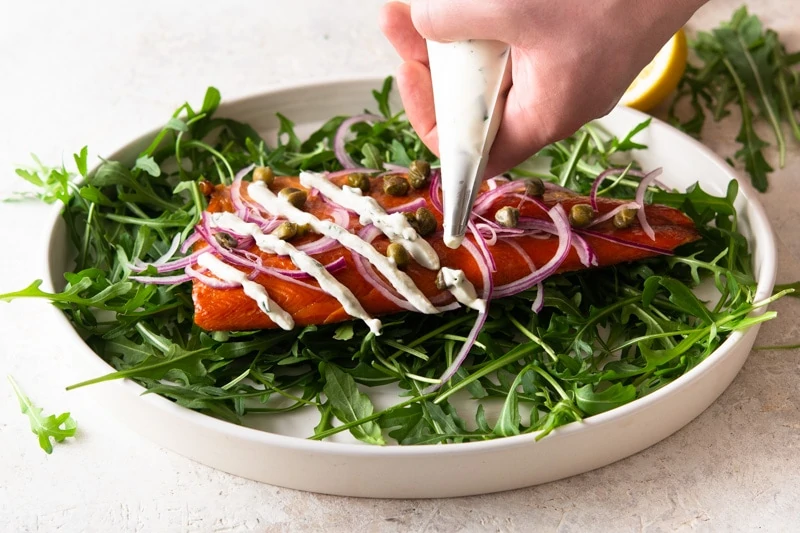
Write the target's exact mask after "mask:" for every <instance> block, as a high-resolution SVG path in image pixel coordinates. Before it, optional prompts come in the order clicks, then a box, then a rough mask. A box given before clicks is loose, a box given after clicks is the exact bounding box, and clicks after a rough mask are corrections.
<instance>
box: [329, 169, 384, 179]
mask: <svg viewBox="0 0 800 533" xmlns="http://www.w3.org/2000/svg"><path fill="white" fill-rule="evenodd" d="M354 172H358V173H361V174H374V173H376V172H380V170H376V169H374V168H367V167H347V168H345V169H344V170H335V171H333V172H328V179H330V180H332V179H336V178H341V177H342V176H347V175H348V174H352V173H354Z"/></svg>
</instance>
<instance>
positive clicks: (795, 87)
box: [668, 6, 800, 192]
mask: <svg viewBox="0 0 800 533" xmlns="http://www.w3.org/2000/svg"><path fill="white" fill-rule="evenodd" d="M689 46H690V48H691V49H692V51H693V52H694V53H695V55H696V57H697V58H698V59H699V60H700V64H699V65H697V66H695V65H691V64H690V65H689V66H687V69H686V72H685V73H684V76H683V78H682V79H681V82H680V84H679V86H678V92H677V95H676V97H675V99H674V100H673V102H672V105H671V107H670V109H669V113H668V116H669V120H670V122H672V123H673V124H674V125H675V126H677V127H679V128H681V129H683V131H685V132H687V133H689V134H692V135H695V136H696V137H700V136H701V135H702V129H703V125H704V123H705V117H706V111H709V112H711V114H712V117H713V119H714V120H717V121H718V120H721V119H722V118H724V117H726V116H729V115H730V106H731V105H732V104H734V103H735V104H737V105H738V107H739V111H740V115H741V126H740V129H739V133H738V135H737V136H736V141H737V142H739V144H740V145H741V148H740V149H739V150H738V151H737V152H736V154H735V155H734V157H735V159H736V160H737V161H739V162H740V163H741V164H743V165H744V169H745V171H746V172H747V174H748V175H749V176H750V178H751V181H752V183H753V186H754V187H755V188H756V189H758V190H759V191H762V192H763V191H766V190H767V187H768V185H769V183H768V177H769V174H770V173H771V172H772V171H773V170H774V169H773V168H772V166H770V164H769V163H768V162H767V157H766V155H765V150H766V149H767V148H769V147H770V146H771V145H770V143H769V142H767V141H765V140H764V139H762V138H761V137H760V136H759V135H758V134H757V133H756V124H757V122H758V120H759V119H764V120H765V121H766V123H767V124H768V125H769V127H770V129H771V130H772V137H773V139H774V141H775V144H776V145H777V149H778V166H779V167H780V168H783V166H784V162H785V159H786V139H785V136H784V134H783V129H782V125H783V124H784V123H786V124H788V125H789V127H790V128H791V130H792V133H793V135H794V138H795V140H797V141H798V142H800V125H798V120H797V115H796V113H797V108H798V107H800V75H799V73H798V71H797V70H796V65H794V64H793V62H792V61H791V60H790V58H791V57H792V55H791V54H787V52H786V48H785V46H784V45H783V44H782V43H781V42H780V38H779V36H778V34H777V33H776V32H774V31H773V30H770V29H765V28H764V27H763V25H762V23H761V21H760V20H759V18H758V17H757V16H756V15H751V14H750V13H749V12H748V10H747V7H745V6H742V7H741V8H739V9H738V10H737V11H736V12H735V13H734V14H733V17H732V18H731V20H730V21H728V22H723V23H722V24H721V25H720V26H719V27H718V28H715V29H714V30H712V31H711V32H699V33H698V35H697V37H696V39H694V40H693V41H691V42H690V43H689ZM687 99H688V101H689V103H690V106H691V109H692V114H691V115H690V116H689V118H687V119H682V118H681V114H680V113H679V110H680V108H681V105H682V104H683V103H684V102H686V101H687ZM754 105H755V107H756V109H757V110H758V113H755V112H754V111H753V106H754Z"/></svg>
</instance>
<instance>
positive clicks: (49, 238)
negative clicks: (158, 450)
mask: <svg viewBox="0 0 800 533" xmlns="http://www.w3.org/2000/svg"><path fill="white" fill-rule="evenodd" d="M384 79H385V77H376V76H353V77H342V76H337V77H331V78H321V79H316V80H311V81H305V82H301V83H290V82H287V83H283V84H280V85H276V86H274V87H271V88H269V89H266V90H264V91H256V92H253V93H250V94H246V95H243V96H240V97H237V98H232V99H228V100H224V99H223V100H222V102H221V103H220V105H219V108H218V110H217V113H220V111H222V114H224V110H225V108H226V107H233V106H241V105H246V104H247V103H248V102H255V101H258V100H260V99H262V98H268V97H276V96H278V95H280V94H282V93H291V92H296V91H314V90H320V89H329V88H331V87H332V86H353V85H372V87H373V88H376V89H377V88H378V87H380V86H381V84H382V83H383V80H384ZM611 113H622V114H627V115H629V116H631V117H634V118H637V119H638V120H639V122H641V121H643V120H645V119H647V118H650V119H652V123H653V124H654V125H659V126H660V127H667V128H670V129H672V130H674V133H675V134H677V135H678V136H682V137H684V138H685V140H687V141H689V142H690V144H691V145H692V146H693V147H694V148H695V149H697V151H698V152H700V153H701V154H702V155H703V156H705V157H707V158H709V159H711V161H712V162H714V163H716V164H717V166H719V167H720V168H721V169H724V173H725V174H727V175H728V176H729V177H730V178H731V179H735V180H736V181H737V182H738V184H739V192H740V194H742V195H743V196H744V199H745V200H747V203H748V210H752V211H753V212H755V213H756V214H757V215H758V216H759V217H760V218H762V219H763V220H764V222H765V235H763V236H761V235H760V236H759V242H758V246H759V247H761V248H765V252H764V253H765V254H766V257H769V258H773V261H772V262H771V265H761V271H760V272H759V274H758V276H757V280H756V283H757V285H756V293H755V296H754V300H756V301H759V300H762V299H764V298H767V297H769V296H770V295H771V293H772V289H773V287H774V284H775V280H776V277H777V245H776V238H775V232H774V229H773V227H772V224H771V222H770V220H769V217H767V214H766V210H765V209H764V207H763V205H762V204H761V202H760V201H759V199H758V197H757V193H756V191H755V189H754V188H753V187H752V186H751V185H750V184H749V183H747V182H746V180H744V179H742V178H741V176H740V174H739V173H738V172H737V171H736V170H735V169H733V168H732V167H729V166H728V165H727V163H725V161H724V159H722V157H720V156H719V155H718V154H716V153H715V152H714V151H712V150H711V149H710V148H708V147H707V146H705V145H704V144H702V143H700V142H699V141H698V140H697V139H694V138H692V137H691V136H689V135H687V134H685V133H683V132H681V131H680V130H678V129H677V128H674V127H673V126H671V125H670V124H668V123H667V122H665V121H663V120H661V119H659V118H657V117H653V116H651V115H648V114H646V113H643V112H641V111H637V110H635V109H631V108H627V107H624V106H619V105H618V106H616V107H615V108H613V109H612V110H611V111H610V112H609V113H608V114H607V115H604V116H603V117H600V118H599V119H598V120H601V119H602V118H605V117H606V116H608V115H610V114H611ZM160 130H161V128H156V129H151V130H148V131H147V132H146V133H143V134H141V135H139V136H137V137H135V138H133V139H132V140H130V141H129V142H128V143H126V144H125V145H123V146H120V147H119V148H117V149H116V150H114V152H113V153H112V154H111V155H110V156H108V159H112V158H113V157H114V155H116V154H118V153H119V152H122V151H125V150H129V149H130V148H131V147H132V146H135V145H137V144H139V143H142V142H144V141H145V139H149V138H152V137H153V136H154V135H155V134H157V133H158V131H160ZM98 166H99V165H96V166H95V167H93V168H92V169H91V170H90V173H91V172H94V171H95V170H96V169H97V167H98ZM62 209H63V207H61V206H58V207H55V208H53V210H52V212H51V214H50V217H49V218H48V219H47V221H48V224H47V225H46V226H45V227H44V229H43V232H44V235H45V239H44V240H45V241H46V242H47V247H46V249H45V250H44V251H43V252H44V258H43V262H44V264H45V266H46V268H45V270H46V272H45V278H44V282H45V284H46V285H47V286H48V287H49V288H50V289H52V287H53V285H54V283H55V281H56V279H57V278H58V277H59V276H60V274H59V273H58V272H55V271H54V270H53V269H52V268H51V267H52V264H51V250H52V249H53V244H54V243H53V241H54V239H56V238H57V236H56V234H55V232H54V231H53V230H54V229H55V228H56V226H57V224H58V222H59V218H60V216H61V212H62ZM765 266H768V267H770V268H765ZM49 308H50V310H51V311H52V312H53V313H54V315H55V316H57V317H58V320H60V325H61V326H62V327H63V328H65V329H66V330H67V331H66V332H65V333H66V334H67V335H70V336H71V339H74V341H77V342H75V343H74V344H75V346H76V348H77V349H79V350H80V352H86V353H87V354H89V355H91V356H92V357H90V358H89V360H88V361H87V362H89V363H91V364H93V365H94V366H97V367H98V372H100V370H99V368H100V367H103V368H104V369H105V372H106V373H108V372H114V371H115V370H116V369H114V368H113V367H112V366H111V365H110V364H108V363H106V362H105V361H104V360H103V359H102V358H101V357H100V356H99V355H98V354H96V353H95V352H94V351H92V349H91V348H89V346H88V345H87V344H86V343H85V342H84V341H83V339H82V338H81V337H80V335H79V334H78V333H77V331H76V330H75V329H74V328H73V327H72V324H71V322H70V321H69V319H68V318H67V317H66V316H65V315H64V314H63V313H62V312H61V311H59V310H58V309H57V308H55V307H53V306H49ZM767 308H768V306H763V307H761V308H759V309H756V310H755V311H753V312H752V313H751V315H752V316H757V315H760V314H762V313H764V312H766V310H767ZM753 327H756V328H757V327H759V325H758V324H757V325H755V326H753ZM748 331H749V330H746V331H734V332H732V333H731V334H730V336H729V337H728V338H727V339H726V340H725V341H724V342H723V343H722V344H721V345H720V346H719V347H718V348H717V349H716V350H714V351H713V352H712V353H711V354H710V355H709V356H708V357H706V358H705V359H704V360H703V361H701V362H700V363H699V364H698V365H697V366H696V367H694V368H692V369H691V370H690V371H689V372H687V373H686V374H684V375H682V376H681V377H680V378H678V379H676V380H675V381H673V382H671V383H669V384H667V385H665V386H664V387H662V388H660V389H658V390H656V391H654V392H652V393H650V394H648V395H647V396H644V397H643V398H639V399H637V400H634V401H632V402H630V403H627V404H625V405H622V406H620V407H616V408H614V409H611V410H610V411H606V412H604V413H600V414H597V415H593V416H590V417H587V418H584V419H582V420H580V421H577V422H571V423H569V424H567V425H564V426H560V427H558V428H556V429H555V430H553V431H552V432H551V433H550V435H548V437H547V438H548V439H552V438H559V437H567V436H569V435H572V434H574V433H576V432H578V431H587V430H588V429H589V428H588V427H587V426H591V427H600V426H603V425H606V424H609V423H613V422H615V421H617V420H619V419H624V418H627V417H630V416H633V415H635V414H636V413H638V412H639V411H642V410H644V409H646V408H648V407H649V406H650V405H651V404H653V403H658V402H660V401H661V400H662V398H664V397H668V396H671V395H673V394H675V393H678V392H679V389H681V388H684V387H686V386H687V385H689V384H690V383H692V382H694V381H697V380H698V379H700V378H702V377H703V376H704V375H705V374H706V373H708V372H709V371H711V370H712V369H713V367H715V366H716V365H717V364H718V363H719V362H720V361H722V360H724V359H725V358H726V356H727V355H728V353H729V352H730V351H731V350H732V349H734V347H735V346H736V344H737V343H738V342H739V341H740V340H741V338H742V337H743V336H744V335H745V334H746V333H747V332H748ZM739 371H740V370H737V373H738V372H739ZM102 386H115V387H117V388H119V389H120V390H121V392H122V393H124V394H131V395H135V396H138V397H139V400H140V401H145V402H150V403H152V405H153V406H154V407H155V408H158V409H161V410H162V411H164V412H165V414H166V415H168V416H178V417H181V418H183V419H185V421H186V422H188V423H190V424H193V425H200V426H203V427H204V429H206V430H212V431H215V432H219V433H222V434H223V435H224V436H229V437H232V438H237V439H243V440H246V441H251V442H256V443H259V444H262V445H267V446H273V447H277V448H283V449H294V450H297V451H302V452H312V453H313V452H316V453H319V452H323V451H324V452H325V453H326V454H329V455H335V456H341V457H357V456H365V455H366V456H378V457H387V458H389V457H395V456H399V457H407V456H436V455H440V454H448V455H459V454H471V453H474V452H480V451H489V450H492V451H496V450H498V449H503V448H514V447H517V446H526V445H531V444H534V443H535V442H536V438H537V436H538V434H539V432H535V433H526V434H522V435H514V436H510V437H502V438H496V439H491V440H485V441H473V442H462V443H449V444H446V445H444V446H427V445H405V446H402V445H388V446H373V445H368V444H364V443H342V442H335V441H324V440H322V441H321V440H311V439H309V438H301V437H295V436H290V435H283V434H280V433H271V432H268V431H263V430H260V429H255V428H250V427H247V426H243V425H238V424H234V423H232V422H228V421H225V420H221V419H218V418H214V417H212V416H210V415H206V414H203V413H200V412H198V411H194V410H192V409H188V408H185V407H182V406H180V405H178V404H176V403H174V402H172V401H170V400H168V399H166V398H163V397H161V396H159V395H154V394H147V395H143V393H144V392H145V391H146V390H147V389H145V388H144V387H142V386H141V385H138V384H137V383H135V382H133V381H132V380H130V379H127V378H125V379H122V380H115V381H112V382H105V383H99V384H95V385H92V387H102Z"/></svg>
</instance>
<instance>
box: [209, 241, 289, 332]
mask: <svg viewBox="0 0 800 533" xmlns="http://www.w3.org/2000/svg"><path fill="white" fill-rule="evenodd" d="M197 264H198V265H200V266H201V267H205V268H207V269H208V270H209V271H210V272H211V273H212V274H214V275H215V276H217V277H218V278H219V279H221V280H222V281H227V282H229V283H238V284H239V285H241V286H242V289H244V293H245V294H246V295H247V296H249V297H250V298H252V299H253V300H255V301H256V304H258V308H259V309H261V311H263V312H264V314H266V315H267V316H268V317H269V318H270V319H272V321H273V322H275V323H276V324H277V325H278V326H280V327H281V328H282V329H285V330H290V329H292V328H294V319H293V318H292V316H291V315H290V314H289V313H287V312H286V311H284V310H283V309H281V307H280V306H279V305H278V304H276V303H275V302H273V301H272V300H271V299H270V297H269V295H268V294H267V291H266V290H265V289H264V287H262V286H261V285H259V284H258V283H256V282H255V281H250V280H249V279H247V276H246V275H245V274H244V272H242V271H241V270H238V269H236V268H234V267H232V266H230V265H229V264H227V263H224V262H223V261H222V260H221V259H219V258H218V257H217V256H215V255H214V254H212V253H210V252H206V253H204V254H200V255H199V256H198V258H197Z"/></svg>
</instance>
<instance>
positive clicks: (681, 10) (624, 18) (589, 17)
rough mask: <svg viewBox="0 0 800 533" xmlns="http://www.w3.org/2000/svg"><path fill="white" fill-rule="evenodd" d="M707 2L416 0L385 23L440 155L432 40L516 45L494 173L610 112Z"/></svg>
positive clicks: (389, 11)
mask: <svg viewBox="0 0 800 533" xmlns="http://www.w3.org/2000/svg"><path fill="white" fill-rule="evenodd" d="M706 1H707V0H649V1H642V0H595V1H593V2H587V1H586V0H561V1H560V2H553V1H545V0H411V3H410V5H408V4H405V3H402V2H390V3H388V4H386V5H385V6H384V7H383V10H382V12H381V21H380V26H381V29H382V31H383V33H384V34H385V35H386V37H387V38H388V39H389V41H390V42H391V43H392V45H393V46H394V48H395V49H396V50H397V52H398V53H399V54H400V56H401V58H402V59H403V61H404V62H403V64H402V65H401V66H400V69H399V71H398V73H397V85H398V89H399V91H400V96H401V98H402V99H403V103H404V105H405V108H406V114H407V115H408V119H409V121H410V122H411V125H412V126H413V127H414V129H415V130H416V131H417V133H418V134H419V135H420V137H421V138H422V140H423V142H424V143H425V144H426V145H427V146H428V147H429V148H430V149H431V150H432V151H433V152H434V153H436V154H438V153H439V152H438V147H439V140H438V133H437V129H436V118H435V115H434V106H433V88H432V85H431V73H430V69H429V68H428V52H427V48H426V44H425V39H430V40H433V41H461V40H466V39H491V40H498V41H503V42H505V43H508V44H510V45H511V47H512V48H511V53H512V55H511V61H512V75H511V77H512V85H511V89H510V91H509V93H508V98H507V100H506V106H505V110H504V112H503V118H502V122H501V124H500V129H499V131H498V132H497V137H496V139H495V143H494V146H493V148H492V151H491V153H490V156H489V164H488V167H487V169H486V175H487V176H494V175H497V174H500V173H502V172H504V171H506V170H508V169H510V168H511V167H513V166H515V165H517V164H519V163H521V162H522V161H524V160H525V159H527V158H528V157H530V156H531V155H533V154H534V153H536V152H537V151H538V150H539V149H541V148H542V147H544V146H545V145H547V144H549V143H551V142H554V141H557V140H560V139H563V138H565V137H568V136H569V135H571V134H572V133H574V132H575V131H576V130H577V129H578V128H580V127H581V126H582V125H583V124H585V123H586V122H589V121H590V120H593V119H595V118H598V117H600V116H603V115H605V114H607V113H608V112H609V111H611V109H612V108H613V107H614V105H615V104H616V103H617V102H618V101H619V99H620V97H621V96H622V94H623V93H624V92H625V90H626V89H627V88H628V86H629V85H630V83H631V82H632V81H633V79H634V78H635V77H636V75H637V74H638V73H639V72H640V71H641V70H642V68H644V67H645V65H647V63H649V62H650V60H652V59H653V57H654V56H655V54H656V53H657V52H658V50H659V49H660V48H661V47H662V46H663V45H664V43H666V42H667V41H668V40H669V38H670V37H671V36H672V35H673V34H674V33H675V32H676V31H677V30H678V29H679V28H680V27H681V26H683V24H685V22H686V21H687V20H688V19H689V17H690V16H691V15H692V14H693V13H694V11H695V10H696V9H697V8H699V7H700V6H701V5H702V4H704V3H705V2H706Z"/></svg>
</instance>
